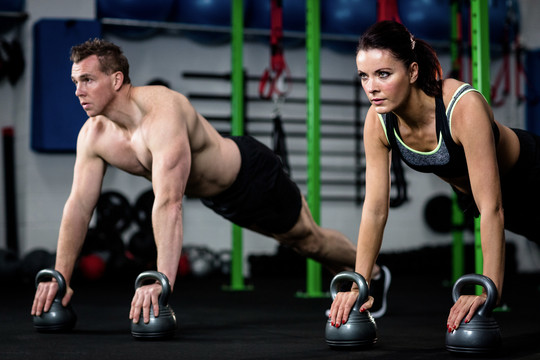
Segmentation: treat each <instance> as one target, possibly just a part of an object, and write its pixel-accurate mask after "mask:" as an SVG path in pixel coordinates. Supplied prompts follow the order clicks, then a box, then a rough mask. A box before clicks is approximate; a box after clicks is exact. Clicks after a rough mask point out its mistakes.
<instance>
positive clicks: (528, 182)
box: [457, 129, 540, 244]
mask: <svg viewBox="0 0 540 360" xmlns="http://www.w3.org/2000/svg"><path fill="white" fill-rule="evenodd" d="M512 130H513V131H514V132H515V133H516V135H517V136H518V138H519V143H520V154H519V158H518V161H517V162H516V164H515V165H514V167H513V168H512V169H511V170H510V171H509V172H508V173H507V174H505V175H504V176H502V177H501V191H502V198H503V208H504V227H505V229H507V230H510V231H512V232H514V233H516V234H519V235H522V236H525V237H526V238H527V239H529V240H532V241H535V242H536V243H538V244H540V136H537V135H535V134H532V133H530V132H528V131H525V130H521V129H512ZM457 194H458V202H459V205H460V206H461V208H462V209H463V210H465V211H466V212H472V214H473V215H474V216H475V217H477V216H478V215H479V212H478V208H477V207H476V204H475V203H474V200H473V197H472V195H468V194H463V193H461V192H459V191H457Z"/></svg>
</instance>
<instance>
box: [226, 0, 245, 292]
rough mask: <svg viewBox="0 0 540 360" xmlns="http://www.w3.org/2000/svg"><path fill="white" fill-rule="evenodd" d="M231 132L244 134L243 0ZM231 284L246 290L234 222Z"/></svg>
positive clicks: (236, 28)
mask: <svg viewBox="0 0 540 360" xmlns="http://www.w3.org/2000/svg"><path fill="white" fill-rule="evenodd" d="M231 6H232V8H231V32H232V33H231V67H232V70H231V73H232V75H231V87H232V94H231V117H232V122H231V134H232V135H234V136H241V135H243V134H244V71H243V46H244V11H243V8H244V6H243V0H233V1H232V4H231ZM231 235H232V253H231V284H230V287H229V290H245V285H244V271H243V263H244V252H243V236H242V228H241V227H240V226H238V225H235V224H232V229H231Z"/></svg>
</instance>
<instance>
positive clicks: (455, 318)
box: [446, 294, 487, 332]
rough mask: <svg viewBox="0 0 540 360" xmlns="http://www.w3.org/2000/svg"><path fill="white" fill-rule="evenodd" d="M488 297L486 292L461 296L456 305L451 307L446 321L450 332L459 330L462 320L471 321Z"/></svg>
mask: <svg viewBox="0 0 540 360" xmlns="http://www.w3.org/2000/svg"><path fill="white" fill-rule="evenodd" d="M486 299H487V295H486V294H482V295H462V296H460V297H459V299H458V300H457V301H456V303H455V304H454V306H452V308H451V309H450V314H449V315H448V320H447V322H446V327H447V328H448V332H452V331H454V330H457V329H458V328H459V324H461V321H462V320H464V321H465V322H466V323H468V322H469V321H471V319H472V317H473V315H474V314H475V313H476V310H478V308H479V307H480V306H482V304H484V303H485V302H486Z"/></svg>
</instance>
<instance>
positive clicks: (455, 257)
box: [450, 1, 465, 283]
mask: <svg viewBox="0 0 540 360" xmlns="http://www.w3.org/2000/svg"><path fill="white" fill-rule="evenodd" d="M458 14H459V2H458V1H452V4H451V12H450V16H451V19H450V24H451V29H450V32H451V34H450V37H451V39H452V41H451V42H450V54H451V57H452V67H453V68H454V69H455V67H456V66H457V64H458V59H459V56H460V54H459V43H458V41H459V31H460V29H459V20H458ZM464 221H465V220H464V216H463V212H462V211H461V209H460V208H459V205H458V203H457V195H456V193H455V192H454V193H453V194H452V283H455V282H456V280H457V279H459V278H460V277H461V276H463V274H464V273H465V260H464V258H465V250H464V246H463V223H464Z"/></svg>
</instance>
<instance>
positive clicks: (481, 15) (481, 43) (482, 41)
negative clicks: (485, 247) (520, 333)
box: [471, 0, 491, 294]
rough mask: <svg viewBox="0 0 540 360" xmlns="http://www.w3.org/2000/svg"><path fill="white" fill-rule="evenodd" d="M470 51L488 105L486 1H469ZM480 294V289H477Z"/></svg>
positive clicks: (479, 261)
mask: <svg viewBox="0 0 540 360" xmlns="http://www.w3.org/2000/svg"><path fill="white" fill-rule="evenodd" d="M471 51H472V67H473V86H474V87H475V88H476V89H477V90H478V91H480V92H481V93H482V94H483V95H484V97H485V98H486V100H487V101H488V103H490V102H491V98H490V95H491V93H490V92H491V86H490V77H489V75H490V61H491V59H490V53H489V8H488V0H471ZM474 225H475V226H474V229H475V231H474V249H475V250H474V251H475V270H476V272H477V273H479V274H481V273H482V271H483V258H482V243H481V241H480V218H477V219H475V224H474ZM476 292H477V293H478V294H480V293H481V292H482V289H481V288H480V287H477V289H476Z"/></svg>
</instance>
